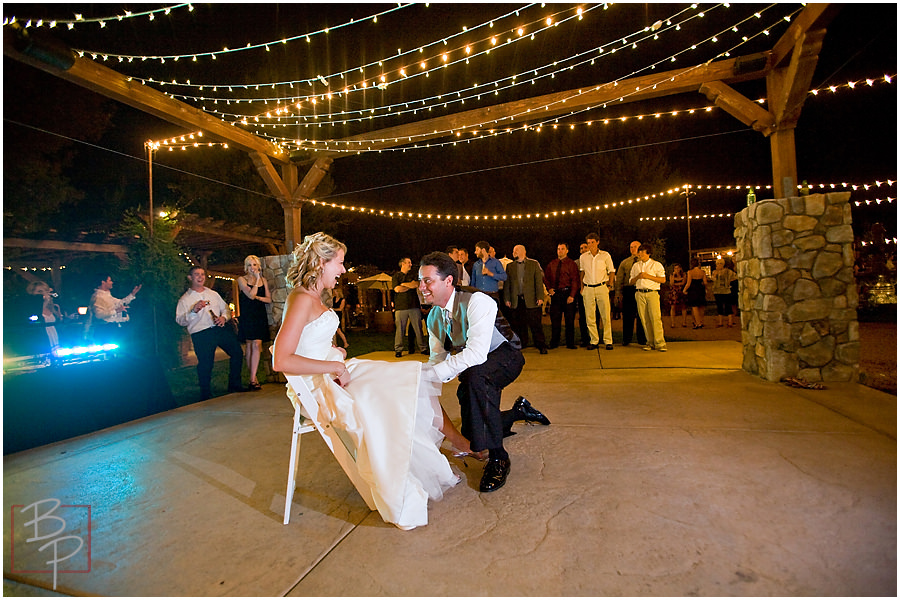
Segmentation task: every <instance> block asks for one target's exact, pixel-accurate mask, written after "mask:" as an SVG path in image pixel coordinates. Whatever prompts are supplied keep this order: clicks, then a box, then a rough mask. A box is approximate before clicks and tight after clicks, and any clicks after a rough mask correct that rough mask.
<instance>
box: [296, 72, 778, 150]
mask: <svg viewBox="0 0 900 600" xmlns="http://www.w3.org/2000/svg"><path fill="white" fill-rule="evenodd" d="M742 58H743V57H740V58H732V59H728V60H723V61H718V62H712V63H705V64H702V65H697V66H694V67H686V68H683V69H675V70H671V71H665V72H662V73H655V74H651V75H642V76H640V77H633V78H631V79H626V80H623V81H619V82H613V83H606V84H601V85H596V86H590V87H584V88H578V89H573V90H567V91H564V92H555V93H553V94H546V95H544V96H537V97H534V98H526V99H523V100H515V101H513V102H507V103H504V104H498V105H495V106H488V107H485V108H477V109H474V110H469V111H465V112H461V113H455V114H452V115H446V116H443V117H436V118H434V119H427V120H424V121H417V122H415V123H408V124H406V125H399V126H397V127H388V128H386V129H380V130H378V131H373V132H370V133H365V134H361V135H356V136H352V137H348V138H344V139H342V140H340V141H341V142H342V144H341V145H342V146H345V147H346V144H344V143H343V142H348V141H351V142H361V143H360V144H359V148H360V149H365V150H377V149H380V148H392V147H395V146H402V145H405V144H409V143H411V142H413V141H416V142H423V141H427V140H430V139H435V138H441V137H446V136H448V135H450V134H449V132H450V131H451V130H460V129H464V128H467V127H473V126H477V125H481V124H483V123H494V124H496V127H497V128H498V129H502V128H504V127H509V126H512V125H515V124H518V123H527V122H529V121H533V120H536V119H546V118H547V117H552V116H556V115H560V114H564V113H568V112H572V111H574V110H581V109H584V108H587V107H599V106H602V105H604V104H608V103H611V102H615V103H616V104H624V103H628V102H636V101H638V100H648V99H651V98H658V97H660V96H668V95H671V94H680V93H686V92H696V91H698V90H699V89H700V86H702V85H703V84H704V83H707V82H710V81H724V82H727V83H736V82H740V81H749V80H752V79H760V78H762V77H765V75H766V70H767V66H768V64H769V62H767V63H766V66H764V67H762V68H761V69H760V70H758V71H754V72H751V73H742V74H740V75H735V64H736V63H737V62H738V61H740V60H742ZM350 147H351V148H355V147H356V146H355V145H351V146H350ZM312 154H313V155H314V156H316V157H317V158H324V157H341V156H347V155H348V153H341V152H335V151H329V150H324V149H323V150H320V151H313V152H312Z"/></svg>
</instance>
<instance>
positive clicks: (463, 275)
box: [456, 248, 472, 287]
mask: <svg viewBox="0 0 900 600" xmlns="http://www.w3.org/2000/svg"><path fill="white" fill-rule="evenodd" d="M467 262H469V251H468V250H466V249H465V248H459V249H458V250H457V260H456V263H457V264H458V265H459V266H460V274H459V284H460V285H461V286H463V287H469V285H471V283H472V278H471V277H469V272H468V271H466V263H467Z"/></svg>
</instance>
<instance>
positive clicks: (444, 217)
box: [310, 179, 897, 227]
mask: <svg viewBox="0 0 900 600" xmlns="http://www.w3.org/2000/svg"><path fill="white" fill-rule="evenodd" d="M896 183H897V182H896V180H891V179H887V180H884V181H880V180H879V181H877V182H874V183H846V182H844V183H819V184H814V185H811V186H810V188H813V187H819V188H827V189H828V190H833V191H837V190H841V189H855V190H858V189H870V188H871V187H873V186H874V187H880V186H881V185H884V186H894V185H896ZM748 187H752V188H754V189H758V190H759V189H769V190H770V189H772V186H771V185H748V184H746V183H740V184H683V185H681V186H678V187H674V188H670V189H667V190H663V191H660V192H657V193H655V194H648V195H645V196H636V197H634V198H629V199H625V200H617V201H615V202H605V203H597V204H592V205H585V206H580V207H570V208H564V209H559V208H557V209H548V210H546V211H539V212H533V213H517V214H493V215H473V214H467V215H464V214H425V213H419V212H416V211H401V210H393V211H392V210H389V209H384V208H380V209H376V208H371V207H365V206H354V205H347V204H339V203H337V202H333V201H332V202H330V201H328V199H327V198H325V199H318V200H311V201H310V204H311V205H312V206H318V207H323V208H329V209H335V210H341V211H350V212H353V213H359V214H361V215H369V216H378V217H387V218H392V219H403V220H413V221H422V222H430V223H450V224H454V225H458V224H467V223H469V224H470V223H472V222H473V221H476V222H486V223H490V224H492V226H496V225H500V224H504V222H508V221H512V222H514V224H510V223H505V225H504V226H507V227H515V226H523V227H527V226H531V225H534V224H541V223H547V222H549V221H551V220H557V221H558V220H561V219H566V220H567V222H568V221H570V220H571V219H572V218H576V219H579V218H580V219H585V218H589V217H590V218H592V219H593V220H595V219H596V218H599V214H603V213H605V212H607V211H609V210H614V209H620V208H624V207H625V206H629V205H631V206H634V205H636V204H639V203H641V202H648V201H653V200H660V199H663V198H670V199H671V198H674V197H677V196H678V195H680V194H682V193H683V192H684V190H686V189H690V190H703V189H706V190H726V191H728V190H731V191H734V192H736V193H738V194H740V197H741V198H743V194H744V193H745V192H746V190H747V188H748ZM893 200H894V198H890V197H888V198H886V199H882V200H880V202H879V201H877V200H871V201H862V204H875V203H878V204H880V203H892V202H893ZM857 206H859V203H857ZM733 216H734V214H733V213H730V212H721V213H709V214H704V215H691V217H690V218H691V219H714V218H731V217H733ZM675 220H687V216H684V215H681V216H669V217H665V216H655V217H641V218H640V221H675ZM515 223H519V225H515Z"/></svg>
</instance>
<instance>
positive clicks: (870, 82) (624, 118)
mask: <svg viewBox="0 0 900 600" xmlns="http://www.w3.org/2000/svg"><path fill="white" fill-rule="evenodd" d="M895 80H896V74H894V75H883V76H881V77H877V78H863V79H860V80H857V81H855V82H854V81H850V82H848V83H846V84H841V85H836V86H830V87H829V88H828V89H829V90H830V91H831V92H832V93H837V91H838V90H839V89H849V90H854V91H858V90H861V89H866V88H871V87H873V86H874V85H875V84H876V83H880V82H885V83H888V84H893V83H895ZM809 93H810V94H812V95H813V96H816V97H818V94H816V93H814V91H813V90H810V92H809ZM756 102H757V103H758V104H765V102H766V100H765V98H760V99H757V100H756ZM717 109H718V107H716V106H714V105H706V106H695V107H692V108H684V109H679V110H671V111H655V112H652V113H642V114H631V115H620V116H616V117H606V118H600V119H591V120H586V121H575V122H573V121H566V122H560V121H561V120H562V119H566V118H567V117H568V116H569V115H564V116H560V117H555V118H554V119H551V120H548V121H546V122H543V123H534V124H528V125H523V126H516V127H506V128H503V127H500V128H492V129H486V130H483V129H481V128H479V127H471V128H466V129H465V130H464V131H465V132H466V134H467V135H470V136H473V137H472V138H469V139H466V140H465V141H466V142H468V141H471V140H472V139H481V138H484V137H496V136H500V135H504V134H508V133H513V132H514V131H531V132H536V133H541V131H542V130H543V128H544V127H548V128H550V129H553V130H557V129H560V128H563V129H568V130H572V129H575V128H576V127H591V126H593V125H595V124H603V125H610V124H615V123H626V122H630V123H635V122H638V123H640V122H642V121H644V120H647V121H650V120H652V119H659V118H661V117H666V116H672V117H677V116H691V115H698V114H702V113H709V112H711V111H713V110H717ZM462 131H463V130H459V131H453V132H452V134H453V135H455V136H456V137H461V135H462V133H461V132H462ZM190 136H202V132H200V131H196V132H193V133H192V134H186V135H183V136H176V137H173V138H168V139H166V140H158V141H153V142H150V143H153V144H159V145H163V146H172V147H179V146H185V147H188V148H190V147H194V148H197V147H203V146H204V144H198V143H196V142H195V141H193V140H194V138H193V137H190ZM269 139H271V140H273V141H275V142H276V143H283V142H285V141H286V140H287V138H279V137H274V138H272V137H270V138H269ZM392 140H396V138H383V139H379V140H370V141H367V142H366V143H375V142H388V141H392ZM292 141H293V142H294V143H295V144H297V145H298V146H301V145H303V144H311V145H312V149H320V147H319V146H318V145H317V143H316V140H310V139H293V140H292ZM337 142H341V140H337ZM457 143H458V141H457V140H452V141H446V142H433V143H427V144H423V145H414V146H411V147H408V148H383V149H379V150H376V151H375V152H379V153H381V152H405V151H406V150H407V149H421V148H441V147H446V146H451V145H457ZM319 144H323V145H324V142H319ZM207 145H213V143H210V144H207ZM222 145H224V146H225V147H226V148H227V147H228V145H227V144H222ZM324 149H327V150H330V151H334V152H346V153H352V154H358V153H359V149H355V148H349V149H342V148H331V147H325V148H324Z"/></svg>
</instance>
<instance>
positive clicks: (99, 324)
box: [88, 275, 141, 343]
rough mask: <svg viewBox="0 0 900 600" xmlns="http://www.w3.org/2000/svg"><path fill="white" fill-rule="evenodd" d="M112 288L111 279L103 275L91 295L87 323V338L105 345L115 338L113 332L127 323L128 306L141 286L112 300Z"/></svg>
mask: <svg viewBox="0 0 900 600" xmlns="http://www.w3.org/2000/svg"><path fill="white" fill-rule="evenodd" d="M112 288H113V279H112V277H110V276H109V275H103V276H102V277H101V279H100V286H99V287H97V289H95V290H94V293H93V294H92V295H91V309H90V310H91V315H90V320H89V322H88V328H89V330H90V331H89V333H88V337H89V338H93V340H94V341H95V342H97V343H105V342H108V341H110V340H111V339H112V338H113V337H115V330H116V329H118V328H119V327H121V324H122V323H127V322H128V305H129V304H131V301H132V300H134V297H135V296H136V295H137V293H138V292H139V291H140V289H141V286H140V285H136V286H135V287H134V289H133V290H131V293H130V294H128V295H127V296H125V297H124V298H122V299H121V300H120V299H119V298H114V297H113V295H112V293H111V292H110V290H112Z"/></svg>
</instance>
